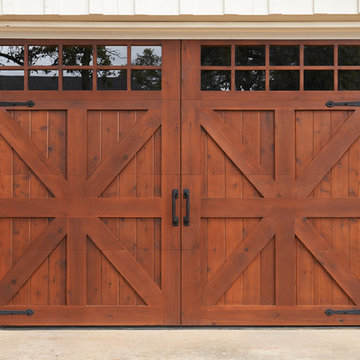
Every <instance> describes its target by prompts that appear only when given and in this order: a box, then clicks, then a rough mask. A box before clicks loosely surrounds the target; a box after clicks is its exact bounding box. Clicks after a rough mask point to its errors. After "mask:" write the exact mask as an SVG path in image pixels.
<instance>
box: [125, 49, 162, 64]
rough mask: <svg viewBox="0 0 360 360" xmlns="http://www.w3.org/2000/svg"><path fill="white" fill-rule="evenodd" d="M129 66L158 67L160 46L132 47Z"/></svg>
mask: <svg viewBox="0 0 360 360" xmlns="http://www.w3.org/2000/svg"><path fill="white" fill-rule="evenodd" d="M131 65H145V66H160V65H161V46H132V47H131Z"/></svg>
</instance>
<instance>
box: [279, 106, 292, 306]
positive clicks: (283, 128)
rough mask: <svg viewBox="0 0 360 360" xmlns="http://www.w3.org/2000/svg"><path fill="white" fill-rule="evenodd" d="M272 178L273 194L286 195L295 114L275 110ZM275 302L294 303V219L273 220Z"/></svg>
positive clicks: (287, 192)
mask: <svg viewBox="0 0 360 360" xmlns="http://www.w3.org/2000/svg"><path fill="white" fill-rule="evenodd" d="M275 178H276V182H277V193H278V196H280V197H289V196H291V195H292V190H293V186H294V181H295V113H294V111H293V110H287V109H280V110H277V111H276V112H275ZM275 246H276V304H277V305H295V304H296V242H295V231H294V221H293V219H291V218H278V219H277V221H276V243H275Z"/></svg>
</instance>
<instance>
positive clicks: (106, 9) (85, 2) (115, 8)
mask: <svg viewBox="0 0 360 360" xmlns="http://www.w3.org/2000/svg"><path fill="white" fill-rule="evenodd" d="M359 2H360V0H0V13H2V14H4V15H17V14H18V15H27V14H28V15H41V14H54V15H89V14H94V15H96V14H100V15H132V14H135V15H136V14H138V15H267V14H269V15H270V14H283V15H292V14H294V15H311V14H358V13H359Z"/></svg>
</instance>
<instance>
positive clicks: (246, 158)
mask: <svg viewBox="0 0 360 360" xmlns="http://www.w3.org/2000/svg"><path fill="white" fill-rule="evenodd" d="M200 119H201V124H202V126H203V127H204V128H205V130H206V131H207V132H208V133H209V135H210V136H211V137H212V138H213V139H214V140H215V141H216V142H217V143H218V144H219V146H220V147H221V148H222V149H223V150H224V151H225V153H226V154H227V155H228V156H229V158H230V159H231V160H232V161H233V162H234V163H235V165H236V166H238V168H239V169H240V170H241V172H242V173H243V174H244V175H245V176H246V177H247V178H248V179H249V180H250V182H251V183H252V184H254V185H255V187H257V189H258V190H259V191H260V192H261V193H262V194H263V195H266V196H270V197H271V196H273V195H274V180H273V179H272V177H271V176H270V175H268V174H267V173H266V171H265V169H264V168H263V167H262V166H261V165H260V164H259V163H258V162H257V161H256V160H255V159H254V158H253V156H251V154H249V151H248V149H246V147H245V146H243V145H242V144H241V143H242V142H241V140H240V139H238V137H237V136H236V135H235V134H234V133H233V132H232V131H231V129H230V128H229V127H228V126H226V125H221V118H220V117H219V115H218V114H216V113H215V112H213V111H210V110H207V109H202V110H201V112H200Z"/></svg>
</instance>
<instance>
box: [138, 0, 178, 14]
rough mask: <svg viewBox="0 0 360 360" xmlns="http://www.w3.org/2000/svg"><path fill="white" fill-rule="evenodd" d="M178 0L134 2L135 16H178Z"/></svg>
mask: <svg viewBox="0 0 360 360" xmlns="http://www.w3.org/2000/svg"><path fill="white" fill-rule="evenodd" d="M179 6H180V4H179V1H178V0H136V1H135V14H137V15H158V14H166V15H178V14H179Z"/></svg>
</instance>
